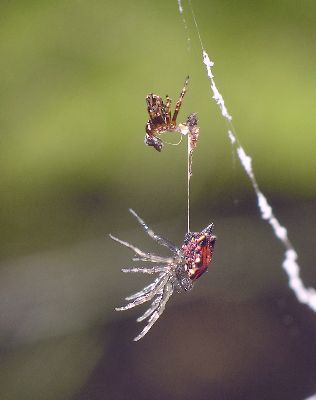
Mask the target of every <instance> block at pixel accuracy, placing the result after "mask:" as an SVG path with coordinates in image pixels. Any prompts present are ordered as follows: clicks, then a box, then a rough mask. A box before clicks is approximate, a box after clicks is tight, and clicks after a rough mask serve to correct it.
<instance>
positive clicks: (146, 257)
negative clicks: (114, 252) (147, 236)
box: [109, 234, 173, 264]
mask: <svg viewBox="0 0 316 400" xmlns="http://www.w3.org/2000/svg"><path fill="white" fill-rule="evenodd" d="M109 236H110V238H111V239H113V240H115V241H116V242H118V243H120V244H122V245H123V246H126V247H128V248H129V249H132V250H133V251H134V252H135V253H136V254H138V255H139V256H140V258H135V260H141V261H150V262H154V263H165V264H168V263H171V262H173V258H170V257H169V258H167V257H160V256H156V255H155V254H151V253H145V252H144V251H142V250H140V249H139V248H137V247H136V246H133V245H132V244H130V243H128V242H124V240H121V239H118V238H117V237H115V236H113V235H111V234H110V235H109Z"/></svg>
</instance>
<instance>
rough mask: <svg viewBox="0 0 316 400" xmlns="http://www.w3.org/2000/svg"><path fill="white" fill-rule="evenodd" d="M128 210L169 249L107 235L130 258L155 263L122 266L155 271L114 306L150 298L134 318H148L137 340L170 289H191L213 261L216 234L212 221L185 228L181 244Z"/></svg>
mask: <svg viewBox="0 0 316 400" xmlns="http://www.w3.org/2000/svg"><path fill="white" fill-rule="evenodd" d="M130 212H131V213H132V214H133V215H134V216H135V218H136V219H137V220H138V222H139V223H140V225H141V226H142V227H143V229H144V230H145V231H146V232H147V234H148V235H149V236H150V237H151V238H152V239H154V240H155V241H156V242H157V243H158V244H160V245H161V246H165V247H167V248H168V249H169V250H170V251H171V253H172V256H171V257H161V256H158V255H155V254H152V253H145V252H143V251H142V250H140V249H138V248H137V247H135V246H134V245H132V244H130V243H128V242H124V241H123V240H120V239H118V238H116V237H114V236H112V235H110V237H111V238H112V239H113V240H115V241H117V242H118V243H120V244H122V245H124V246H126V247H128V248H130V249H131V250H133V251H134V253H135V254H136V257H134V258H133V261H146V262H150V263H153V265H154V266H153V267H136V268H124V269H122V271H123V272H128V273H136V272H139V273H145V274H156V275H157V278H156V279H155V280H154V282H152V283H151V284H149V285H148V286H146V287H145V288H143V289H142V290H140V291H139V292H137V293H134V294H132V295H131V296H128V297H126V300H127V301H130V302H129V303H128V304H126V305H125V306H123V307H119V308H116V310H117V311H123V310H127V309H130V308H133V307H136V306H138V305H140V304H143V303H145V302H147V301H152V303H151V305H150V307H149V308H148V310H147V311H145V313H144V314H143V315H142V316H141V317H139V318H138V319H137V322H140V321H143V320H144V319H147V318H148V322H147V325H146V326H145V328H144V329H143V330H142V331H141V333H140V334H139V335H138V336H136V338H135V339H134V340H135V341H137V340H139V339H141V338H142V337H144V336H145V335H146V333H147V332H148V331H149V329H150V328H151V327H152V326H153V324H154V323H155V322H156V321H157V319H158V318H159V317H160V315H161V314H162V313H163V311H164V309H165V306H166V303H167V301H168V300H169V298H170V296H171V295H172V294H173V292H174V291H176V292H183V291H189V290H191V289H192V288H193V284H194V282H195V281H196V280H197V279H198V278H199V277H200V276H201V275H202V274H203V273H204V272H205V271H206V270H207V268H208V266H209V264H210V263H211V261H212V256H213V251H214V246H215V241H216V236H214V235H212V232H213V228H214V225H213V224H212V223H211V224H210V225H208V226H207V227H206V228H205V229H203V230H202V231H201V232H188V233H187V234H186V235H185V238H184V243H183V245H182V246H181V248H180V247H177V246H175V245H174V244H172V243H171V242H169V241H168V240H167V239H164V238H163V237H162V236H160V235H157V234H156V233H155V232H154V231H152V230H151V229H150V228H149V226H148V225H146V223H145V222H144V221H143V220H142V219H141V218H140V217H139V216H138V215H137V214H136V213H135V211H133V210H132V209H130Z"/></svg>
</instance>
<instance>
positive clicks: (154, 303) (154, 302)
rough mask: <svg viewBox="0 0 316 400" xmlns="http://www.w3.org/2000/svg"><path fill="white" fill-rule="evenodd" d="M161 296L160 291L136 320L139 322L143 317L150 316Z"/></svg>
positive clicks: (157, 305)
mask: <svg viewBox="0 0 316 400" xmlns="http://www.w3.org/2000/svg"><path fill="white" fill-rule="evenodd" d="M161 298H162V293H161V294H160V295H159V296H158V297H156V298H155V300H154V301H153V302H152V303H151V306H150V307H149V308H148V310H146V311H145V312H144V314H143V315H141V316H140V317H138V318H137V320H136V321H137V322H141V321H143V320H144V319H146V318H148V317H150V316H151V314H152V313H153V312H154V311H155V310H156V309H157V308H158V307H159V303H160V301H161Z"/></svg>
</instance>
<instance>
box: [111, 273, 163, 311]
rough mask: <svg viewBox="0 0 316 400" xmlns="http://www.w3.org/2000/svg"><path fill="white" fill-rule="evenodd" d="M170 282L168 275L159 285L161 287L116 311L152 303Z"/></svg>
mask: <svg viewBox="0 0 316 400" xmlns="http://www.w3.org/2000/svg"><path fill="white" fill-rule="evenodd" d="M168 280H169V275H168V274H166V275H165V276H164V277H163V279H162V280H161V282H160V283H159V285H157V287H156V288H155V289H153V290H151V291H150V292H148V293H146V294H144V295H143V296H140V297H137V298H136V299H135V300H134V301H132V302H130V303H128V304H126V306H123V307H117V308H115V310H116V311H124V310H129V309H130V308H134V307H136V306H138V305H140V304H143V303H146V301H150V300H152V299H153V298H154V297H155V296H156V294H157V293H158V292H159V291H160V289H162V288H163V287H164V286H165V285H166V283H167V282H168Z"/></svg>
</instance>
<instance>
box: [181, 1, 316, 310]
mask: <svg viewBox="0 0 316 400" xmlns="http://www.w3.org/2000/svg"><path fill="white" fill-rule="evenodd" d="M189 6H190V9H191V13H192V17H193V21H194V24H195V27H196V31H197V34H198V37H199V41H200V45H201V50H202V60H203V64H204V65H205V68H206V72H207V77H208V79H209V81H210V88H211V91H212V93H213V96H212V98H213V99H214V101H215V103H216V104H217V105H218V107H219V110H220V112H221V114H222V117H223V118H224V119H225V120H226V123H227V125H228V129H227V136H228V138H229V140H230V142H231V145H232V147H233V149H234V150H235V152H236V154H237V156H238V159H239V161H240V163H241V165H242V167H243V169H244V170H245V172H246V174H247V176H248V178H249V180H250V183H251V185H252V187H253V190H254V192H255V194H256V197H257V206H258V208H259V210H260V214H261V218H262V219H263V220H265V221H267V222H268V223H269V225H270V226H271V228H272V230H273V233H274V235H275V236H276V238H277V239H279V240H280V241H281V243H282V245H283V247H284V249H285V251H284V258H283V263H282V267H283V269H284V271H285V272H286V275H287V277H288V284H289V287H290V289H291V290H292V291H293V292H294V294H295V296H296V298H297V300H298V301H299V302H301V303H303V304H306V305H307V306H308V307H310V309H311V310H313V311H314V312H316V290H315V289H314V288H307V287H306V286H305V285H304V283H303V281H302V278H301V277H300V266H299V264H298V262H297V260H298V254H297V252H296V250H295V248H294V246H293V245H292V243H291V241H290V240H289V238H288V234H287V229H286V228H285V226H283V225H281V223H280V222H279V220H278V219H277V218H276V216H275V215H274V212H273V209H272V207H271V205H270V204H269V203H268V200H267V198H266V197H265V195H264V194H263V192H262V191H261V190H260V188H259V185H258V183H257V180H256V178H255V174H254V170H253V167H252V159H251V157H250V156H249V155H248V154H247V153H246V152H245V150H244V148H243V147H242V145H241V143H240V141H239V140H238V138H237V135H236V133H235V130H234V126H233V124H232V116H231V115H230V114H229V112H228V110H227V107H226V106H225V101H224V98H223V96H222V95H221V93H220V92H219V90H218V88H217V86H216V84H215V80H214V75H213V72H212V68H213V66H214V62H213V61H211V60H210V58H209V55H208V53H207V52H206V50H205V48H204V46H203V43H202V39H201V35H200V31H199V28H198V24H197V20H196V17H195V14H194V10H193V7H192V4H191V0H189ZM179 11H180V14H182V13H183V7H182V5H181V10H180V8H179Z"/></svg>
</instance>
